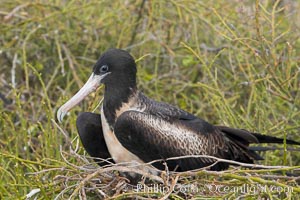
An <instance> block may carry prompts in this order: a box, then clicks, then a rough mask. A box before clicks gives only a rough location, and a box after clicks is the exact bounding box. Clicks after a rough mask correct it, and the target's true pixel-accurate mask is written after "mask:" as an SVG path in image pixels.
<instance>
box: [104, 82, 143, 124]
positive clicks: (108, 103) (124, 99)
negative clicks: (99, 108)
mask: <svg viewBox="0 0 300 200" xmlns="http://www.w3.org/2000/svg"><path fill="white" fill-rule="evenodd" d="M136 93H137V88H136V86H135V85H134V86H131V87H111V88H110V87H109V86H105V93H104V100H103V112H104V115H105V118H106V120H107V122H108V124H109V125H110V127H113V126H114V124H115V121H116V118H117V112H118V111H119V110H120V109H121V107H122V106H124V105H125V104H127V103H128V102H129V100H130V98H132V97H134V96H136Z"/></svg>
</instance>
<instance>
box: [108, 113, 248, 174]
mask: <svg viewBox="0 0 300 200" xmlns="http://www.w3.org/2000/svg"><path fill="white" fill-rule="evenodd" d="M193 123H195V124H198V125H197V126H196V125H195V124H194V125H193ZM199 126H209V127H206V128H205V129H199V130H198V129H196V128H197V127H199ZM203 130H205V131H206V132H205V133H204V132H201V131H203ZM207 130H209V131H210V132H207ZM114 132H115V134H116V136H117V138H118V140H119V141H120V143H121V144H122V145H123V146H124V147H125V148H126V149H128V150H129V151H131V152H132V153H133V154H135V155H137V156H138V157H139V158H140V159H141V160H143V161H144V162H150V161H153V160H157V159H167V158H170V157H178V156H188V155H210V156H215V157H219V158H225V159H231V160H242V161H244V162H251V163H252V162H253V161H252V159H251V158H250V156H248V154H247V149H244V147H243V146H240V145H238V144H235V143H234V142H233V141H231V140H230V139H229V138H227V137H226V136H225V134H224V133H222V132H221V131H220V130H219V129H217V128H215V127H213V126H212V125H209V124H203V122H202V121H201V120H200V121H197V120H196V121H194V122H192V125H191V121H189V122H186V121H182V120H173V121H172V122H170V121H167V120H165V119H162V118H160V117H157V116H154V115H151V114H147V113H142V112H137V111H127V112H124V113H123V114H122V115H121V116H120V117H119V118H118V120H117V122H116V124H115V128H114ZM167 163H168V166H169V168H170V169H171V170H172V169H173V168H177V167H178V169H179V170H183V171H185V170H191V169H197V168H201V167H205V166H208V165H211V164H212V163H214V160H213V159H211V158H187V159H178V160H172V161H168V162H167ZM154 166H156V167H158V168H163V166H162V165H161V164H159V163H156V164H155V165H154ZM226 168H228V164H226V163H218V164H216V165H215V166H213V167H212V170H223V169H226Z"/></svg>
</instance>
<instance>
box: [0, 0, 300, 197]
mask: <svg viewBox="0 0 300 200" xmlns="http://www.w3.org/2000/svg"><path fill="white" fill-rule="evenodd" d="M0 5H1V6H0V18H1V20H0V21H1V22H0V30H1V31H0V32H1V35H0V47H1V49H0V66H1V68H0V111H1V112H0V113H1V115H0V147H1V150H0V163H1V165H0V199H10V198H12V199H26V195H27V197H28V194H30V195H32V196H31V197H30V198H29V199H34V198H37V199H54V198H57V199H65V198H70V197H71V198H74V199H99V197H100V198H117V199H124V198H125V199H126V198H140V199H143V198H161V199H167V198H168V199H186V198H198V199H207V198H211V199H217V198H227V199H236V198H238V197H240V198H242V199H258V198H261V199H263V198H264V199H283V198H285V199H297V198H298V199H299V198H300V197H299V190H300V186H299V176H298V177H296V178H292V177H287V176H285V174H286V173H290V172H292V173H297V172H298V173H299V171H297V169H299V168H300V155H299V152H289V151H280V150H277V151H273V152H267V153H264V154H263V156H264V158H265V160H264V161H262V162H261V163H260V164H262V165H267V166H290V167H285V168H284V170H283V169H263V170H249V169H245V168H236V167H234V168H231V169H230V170H228V171H225V172H209V171H205V170H199V171H197V172H188V173H182V174H169V173H167V172H166V173H165V175H164V177H156V178H160V179H162V180H163V181H162V183H161V184H162V185H160V186H159V187H160V188H166V190H165V191H163V192H162V191H154V190H150V189H151V187H150V186H151V183H148V186H149V187H150V188H149V190H142V191H137V188H134V187H131V186H130V185H129V184H128V183H127V182H126V180H125V178H123V177H122V176H120V175H119V171H126V170H127V171H128V170H129V171H130V170H132V169H128V168H126V167H124V166H123V167H122V166H108V167H106V168H100V169H99V168H96V165H93V164H91V159H90V158H88V157H87V156H86V153H85V152H84V150H83V148H82V146H81V144H80V142H79V139H78V137H77V131H76V128H75V120H76V112H78V111H82V110H86V111H87V110H89V111H91V110H94V109H95V110H96V112H98V110H97V109H96V108H97V105H98V103H99V101H100V100H101V98H102V94H103V91H102V90H101V89H100V90H98V92H97V93H95V94H93V95H91V96H90V97H89V98H88V99H87V100H86V101H85V102H84V103H82V104H81V105H80V106H78V107H77V108H76V109H75V111H73V112H72V113H70V115H69V116H68V117H67V119H66V121H64V123H63V124H62V125H59V126H58V125H57V124H56V123H55V120H54V119H55V113H56V110H57V108H58V107H59V106H60V105H62V103H63V102H65V101H66V99H68V98H69V97H71V96H72V94H74V93H75V92H76V91H77V90H78V88H79V87H81V86H82V85H83V82H84V81H85V80H86V79H87V77H88V76H89V73H90V72H91V69H92V65H93V64H94V62H95V60H96V59H97V58H98V57H99V55H100V54H101V52H103V51H105V50H107V49H108V48H110V47H118V48H123V49H126V50H128V51H130V52H131V53H132V55H134V56H135V58H136V59H137V60H138V71H139V72H138V73H139V74H138V75H139V76H138V79H139V87H140V89H141V90H143V91H144V93H146V94H147V95H148V96H150V97H152V98H155V99H157V100H160V101H165V102H169V103H171V104H174V105H178V106H179V107H181V108H183V109H185V110H187V111H189V112H191V113H194V114H196V115H197V116H199V117H201V118H203V119H206V120H207V121H209V122H211V123H214V124H224V125H228V126H232V127H237V128H245V129H249V130H251V131H255V132H261V133H263V134H268V135H272V136H278V137H287V138H292V139H295V140H298V141H300V136H299V132H300V90H299V88H300V66H299V64H300V57H299V55H300V31H299V28H300V12H298V10H299V9H300V2H299V1H298V0H296V1H291V0H282V1H275V0H274V1H273V0H272V1H271V0H261V1H259V0H257V1H250V0H249V1H248V0H245V1H240V0H233V1H198V0H170V1H160V0H151V1H143V0H139V1H130V0H128V1H108V0H107V1H97V0H90V1H51V2H49V1H20V0H14V1H8V0H7V1H6V0H0ZM283 148H286V146H285V145H283ZM152 178H154V179H155V177H152ZM297 178H298V183H297ZM157 181H158V180H157ZM154 183H158V182H155V181H154V182H153V183H152V184H154ZM247 185H249V186H262V187H265V186H267V188H266V190H261V191H260V192H251V191H250V192H249V190H248V192H243V191H241V190H240V191H227V190H226V192H225V191H224V192H220V191H216V190H209V186H214V187H217V186H218V187H221V188H223V189H224V188H225V186H228V187H229V188H238V186H243V187H246V186H247ZM142 186H144V185H142ZM152 186H153V185H152ZM272 186H274V187H278V188H290V189H292V191H286V192H280V191H279V192H278V191H276V190H273V189H272ZM184 187H187V188H193V189H194V190H193V191H191V192H182V191H181V190H180V188H184ZM152 188H154V187H152ZM34 189H38V190H34ZM187 190H188V189H187ZM30 192H31V193H30ZM35 192H36V193H35Z"/></svg>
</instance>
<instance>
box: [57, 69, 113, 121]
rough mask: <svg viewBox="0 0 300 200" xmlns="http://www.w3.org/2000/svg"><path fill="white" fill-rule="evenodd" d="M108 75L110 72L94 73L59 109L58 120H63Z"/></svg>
mask: <svg viewBox="0 0 300 200" xmlns="http://www.w3.org/2000/svg"><path fill="white" fill-rule="evenodd" d="M106 75H108V73H106V74H103V75H96V74H94V73H92V75H91V76H90V78H89V79H88V80H87V82H86V83H85V84H84V86H83V87H82V88H81V89H80V90H79V91H78V92H77V93H76V94H75V95H74V96H73V97H72V98H71V99H70V100H69V101H67V102H66V103H65V104H64V105H62V106H61V107H60V108H59V109H58V111H57V115H56V117H57V119H58V121H59V122H62V120H63V118H64V116H65V115H66V114H67V113H68V112H69V110H71V109H72V108H73V107H74V106H76V105H77V104H78V103H80V102H81V101H82V100H83V99H84V98H85V97H86V96H87V95H89V94H90V93H91V92H93V91H95V90H96V89H97V88H98V87H99V86H100V85H101V80H102V79H103V78H104V77H105V76H106Z"/></svg>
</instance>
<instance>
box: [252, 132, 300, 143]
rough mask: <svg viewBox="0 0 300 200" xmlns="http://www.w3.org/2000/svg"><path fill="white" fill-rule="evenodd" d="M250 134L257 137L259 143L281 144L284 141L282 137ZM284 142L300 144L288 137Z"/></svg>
mask: <svg viewBox="0 0 300 200" xmlns="http://www.w3.org/2000/svg"><path fill="white" fill-rule="evenodd" d="M252 134H253V135H254V136H255V137H256V138H257V140H258V142H259V143H277V144H283V143H284V139H282V138H277V137H273V136H267V135H261V134H259V133H252ZM286 143H287V144H296V145H300V142H296V141H294V140H289V139H286Z"/></svg>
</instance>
